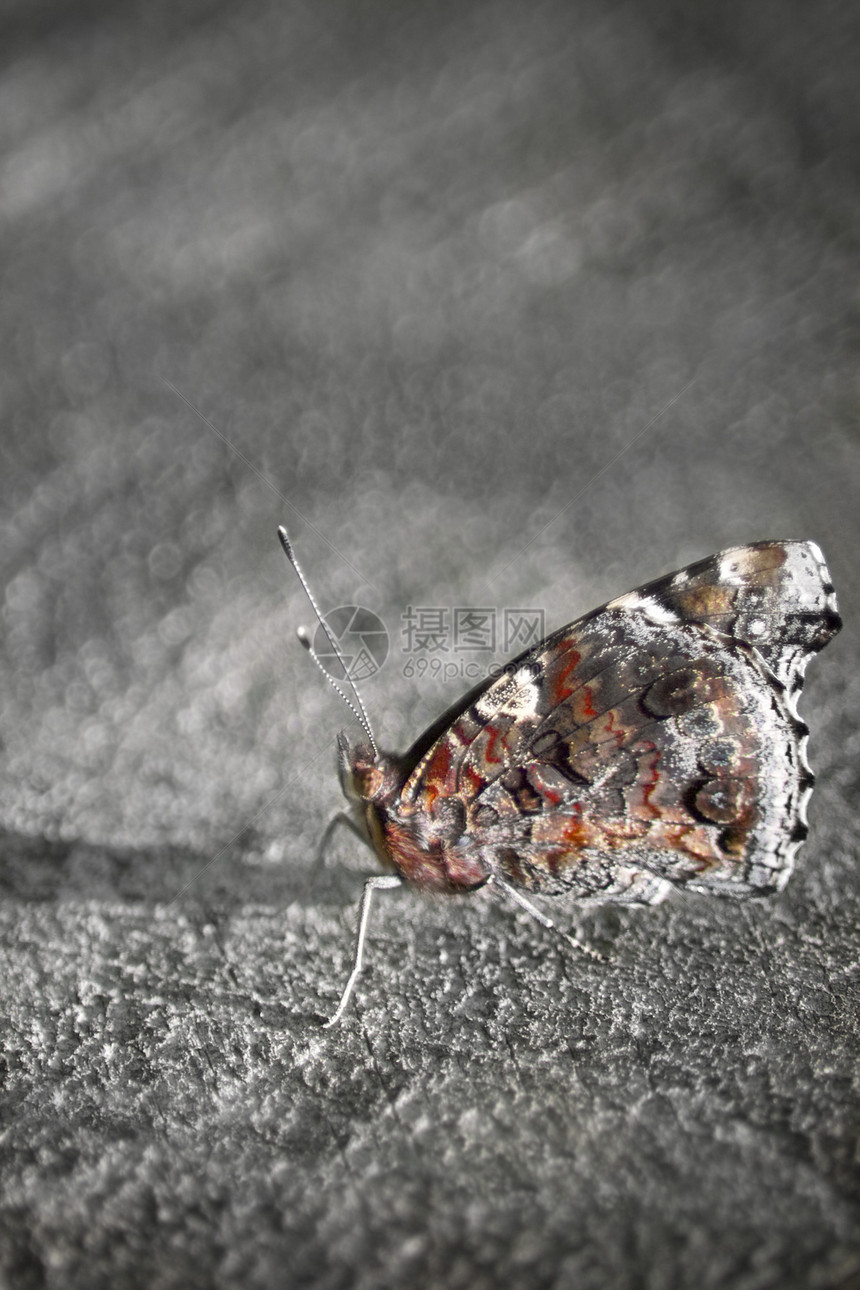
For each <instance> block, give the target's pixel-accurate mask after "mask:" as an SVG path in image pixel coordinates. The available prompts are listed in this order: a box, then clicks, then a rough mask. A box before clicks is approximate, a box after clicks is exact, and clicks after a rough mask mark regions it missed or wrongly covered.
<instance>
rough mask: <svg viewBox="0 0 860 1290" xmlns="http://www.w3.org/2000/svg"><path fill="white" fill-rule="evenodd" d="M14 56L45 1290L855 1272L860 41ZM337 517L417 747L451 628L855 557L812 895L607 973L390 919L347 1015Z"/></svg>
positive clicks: (754, 38) (4, 672)
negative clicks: (326, 619)
mask: <svg viewBox="0 0 860 1290" xmlns="http://www.w3.org/2000/svg"><path fill="white" fill-rule="evenodd" d="M2 24H3V35H2V42H0V48H2V62H3V70H2V76H0V135H2V141H3V142H2V153H0V229H2V248H3V254H2V267H0V272H2V281H3V290H2V292H1V293H0V342H2V351H0V352H2V356H3V357H2V366H0V415H2V422H0V450H2V468H1V469H0V535H2V540H1V541H0V561H2V575H3V607H2V615H3V637H2V647H0V705H2V731H1V732H0V733H2V750H0V767H2V786H3V787H2V794H0V827H2V838H0V890H2V903H0V920H2V922H0V989H2V1016H3V1025H2V1046H3V1048H2V1052H3V1065H2V1081H3V1083H2V1126H0V1183H2V1187H0V1191H2V1203H0V1279H1V1280H2V1284H3V1285H4V1286H8V1287H10V1288H11V1290H38V1288H41V1287H46V1288H48V1290H70V1288H74V1290H77V1288H78V1287H80V1288H81V1290H83V1288H86V1290H93V1288H95V1290H101V1287H105V1288H108V1287H110V1288H111V1290H132V1288H135V1287H141V1288H144V1287H146V1288H147V1290H155V1288H157V1290H168V1288H171V1290H172V1288H173V1287H176V1288H177V1290H179V1288H182V1290H186V1288H187V1290H196V1288H197V1287H200V1288H201V1290H203V1288H204V1287H222V1286H223V1287H230V1288H231V1290H232V1288H233V1287H237V1288H238V1287H241V1288H242V1290H269V1288H271V1290H276V1288H277V1290H280V1287H305V1286H307V1287H319V1288H320V1290H347V1288H352V1287H355V1288H356V1290H377V1288H379V1287H386V1288H387V1287H392V1290H397V1288H399V1287H403V1286H413V1285H414V1286H422V1287H427V1288H428V1290H431V1288H432V1290H437V1288H438V1290H494V1288H495V1287H505V1290H519V1288H522V1290H605V1288H611V1290H674V1288H675V1287H679V1288H682V1290H686V1288H687V1287H689V1288H690V1290H723V1288H731V1290H771V1288H773V1290H777V1288H778V1290H807V1288H809V1287H811V1288H812V1290H836V1288H837V1287H839V1288H841V1290H848V1287H849V1286H850V1287H856V1286H857V1285H858V1284H860V1166H858V1148H857V1143H858V1130H860V1110H858V1062H860V1041H858V1035H857V988H858V954H857V927H858V915H860V883H858V861H857V852H858V841H857V837H858V829H857V804H858V770H857V765H858V761H857V757H858V752H857V750H858V742H860V725H858V712H860V660H858V645H857V635H856V622H857V609H858V601H860V581H858V573H857V567H858V545H860V544H858V537H860V525H858V519H857V498H858V485H860V439H858V415H857V395H858V391H857V300H858V297H857V285H858V281H860V256H858V249H857V211H858V208H860V191H858V189H860V183H858V157H860V148H858V143H860V140H858V134H860V124H858V123H860V88H858V87H860V82H858V79H857V76H856V69H857V66H858V61H860V59H858V55H860V40H858V34H860V20H858V17H857V13H856V10H855V9H854V7H853V6H851V5H849V4H846V3H823V4H820V5H816V6H808V5H803V4H801V3H799V0H796V2H795V0H789V2H788V3H782V4H776V3H775V2H773V3H771V2H769V0H765V2H764V3H762V4H757V5H754V6H753V5H744V4H741V3H739V2H737V0H736V2H731V0H730V2H729V3H726V4H721V5H719V6H710V7H708V8H707V9H706V10H705V11H703V12H697V11H696V10H695V9H693V8H691V7H690V6H686V5H681V4H680V3H675V2H673V0H665V2H663V3H658V2H657V0H644V3H633V2H632V0H628V2H625V3H610V2H608V0H576V2H575V3H572V4H563V3H561V2H560V0H559V3H546V4H545V3H537V4H528V5H526V4H513V3H504V2H502V3H488V4H479V3H456V4H455V3H444V2H443V3H440V4H434V5H397V4H383V3H381V2H376V3H374V2H373V0H369V2H368V3H364V2H362V3H358V4H356V3H351V2H350V0H323V2H322V3H311V2H308V3H299V2H293V0H287V2H286V3H283V4H274V3H273V4H268V5H267V4H264V3H254V2H252V3H248V4H243V5H236V4H224V3H217V2H206V0H191V2H190V3H188V4H183V5H179V6H173V5H168V4H166V3H163V2H160V0H156V2H155V3H149V4H133V3H132V4H125V5H118V6H108V5H104V4H102V3H98V2H95V3H84V4H79V5H75V6H72V5H63V4H60V3H51V2H50V0H36V2H35V3H30V2H28V3H23V0H21V2H18V3H15V0H12V2H11V3H9V4H7V5H6V6H5V7H4V13H3V18H2ZM281 522H285V523H286V524H287V525H288V526H289V527H290V530H291V533H292V536H293V538H294V540H295V543H296V547H297V549H298V551H299V555H300V558H301V559H302V560H303V562H304V564H305V566H306V567H307V569H308V572H309V573H310V574H311V575H312V577H313V582H314V585H315V587H316V590H317V593H318V595H319V598H320V600H321V602H322V603H323V605H324V606H325V607H326V608H327V609H328V608H333V607H335V606H339V605H359V606H365V607H367V608H369V609H371V610H373V611H374V612H375V613H376V614H378V615H379V617H380V618H381V619H382V621H383V623H384V624H385V626H386V629H387V631H388V634H389V640H390V653H389V656H388V659H387V661H386V662H385V664H384V666H383V667H382V668H381V670H379V671H378V672H377V674H376V675H374V676H372V677H371V678H370V679H369V680H368V682H367V683H366V685H365V686H364V697H365V700H366V702H367V705H368V708H369V709H370V712H371V716H372V718H373V721H374V724H375V726H376V729H377V731H378V733H379V735H380V739H381V741H382V743H383V745H384V746H385V747H388V748H404V747H405V746H406V745H408V744H409V743H410V742H411V741H412V740H413V739H414V737H415V736H416V735H417V734H418V733H419V732H420V731H421V729H422V728H423V727H424V726H425V725H427V724H428V723H429V722H430V721H432V720H434V719H435V718H436V717H437V716H438V715H439V713H440V712H441V711H442V710H443V709H444V708H445V707H446V706H447V705H448V704H450V703H452V702H453V701H454V700H455V699H456V698H457V697H458V695H459V693H460V692H462V691H463V690H465V689H467V688H468V687H469V685H470V684H471V683H472V681H471V678H470V676H469V674H468V673H467V671H466V668H465V664H464V662H463V659H464V655H463V654H462V653H458V652H457V651H456V650H455V649H454V648H453V644H452V642H451V641H450V640H449V641H448V642H447V643H448V645H449V648H448V649H447V650H444V649H441V650H438V651H437V652H436V654H435V655H434V657H436V658H438V659H439V660H440V666H439V667H437V668H435V669H431V668H429V667H428V668H427V669H426V670H425V671H423V672H421V673H419V672H417V671H416V668H415V666H414V663H415V657H414V655H413V654H410V652H409V645H410V643H411V638H409V636H408V633H407V631H406V624H407V623H408V621H409V620H408V619H407V617H406V615H407V611H408V610H409V609H410V608H411V609H413V610H415V609H431V610H433V609H435V610H443V611H446V612H448V613H450V614H453V612H454V610H455V609H457V608H463V607H479V608H483V609H492V610H493V612H494V613H496V614H497V615H498V616H499V621H501V620H502V617H503V615H504V612H505V610H518V609H520V610H521V609H523V608H525V607H528V608H532V609H536V610H540V612H541V613H542V614H544V615H545V622H546V627H547V630H549V629H551V628H553V627H556V626H560V625H561V624H563V623H565V622H567V621H570V620H571V619H572V618H574V617H576V616H577V615H578V614H580V613H583V612H585V611H586V610H588V609H590V608H592V607H594V606H595V605H597V604H599V603H600V602H602V601H604V600H607V599H609V598H611V597H613V596H616V595H619V594H621V593H622V592H624V591H626V590H628V589H629V588H631V587H634V586H636V585H637V584H639V583H641V582H644V581H646V580H647V579H649V578H654V577H657V576H658V575H659V574H661V573H663V572H665V571H666V570H668V569H671V568H677V567H679V566H680V565H683V564H685V563H687V562H688V561H691V560H694V559H697V558H701V557H702V556H706V555H708V554H710V553H711V552H713V551H716V550H719V549H720V548H722V547H725V546H730V545H734V544H738V543H742V542H747V541H752V540H756V539H761V538H789V537H800V538H811V539H813V540H815V541H816V542H818V543H819V544H820V545H821V547H822V548H823V550H824V552H825V555H826V557H827V560H828V564H829V566H830V570H831V573H832V575H833V579H834V581H835V583H836V587H837V591H838V593H839V598H840V607H841V609H842V612H843V615H844V618H845V629H844V631H843V632H842V634H841V635H840V636H839V637H838V638H837V639H836V640H835V641H834V642H833V643H832V644H831V645H829V646H828V648H827V650H826V651H825V653H824V654H822V656H821V657H820V658H818V659H816V660H815V661H814V663H813V665H812V667H811V668H810V675H809V680H808V684H807V687H806V691H805V694H804V698H803V702H802V707H801V714H802V715H803V716H804V717H805V719H806V720H807V721H808V722H809V724H810V726H811V729H812V737H811V741H810V754H811V760H812V763H813V766H814V768H815V770H816V771H817V773H818V787H817V789H816V792H815V794H814V795H813V799H812V806H811V811H810V817H811V826H812V827H811V833H810V837H809V840H808V842H807V843H806V844H805V846H804V848H803V849H802V851H801V855H800V858H799V862H798V866H797V871H796V873H795V875H794V877H793V878H792V881H791V883H790V884H789V886H788V888H787V890H786V891H785V892H784V893H783V894H781V895H779V896H777V897H775V898H773V899H770V900H767V901H746V902H740V903H727V902H721V901H719V900H716V899H709V898H706V897H691V896H687V897H683V896H681V897H678V898H676V899H674V900H671V901H669V902H667V903H666V904H664V905H661V906H659V907H657V908H653V909H643V910H638V909H616V910H612V909H604V910H601V911H597V912H594V913H589V914H587V915H586V916H585V917H583V918H581V919H580V918H579V917H578V915H577V911H576V910H575V909H570V908H568V909H565V910H564V911H563V917H564V918H566V919H567V922H566V926H571V925H573V923H575V924H576V925H577V926H578V927H579V930H580V932H581V934H582V936H583V937H585V938H586V939H587V940H588V941H589V942H590V943H591V944H593V945H595V946H596V947H597V948H599V949H600V950H601V952H602V953H603V954H604V955H605V956H606V959H607V961H606V962H605V963H597V962H593V961H591V960H588V959H585V958H577V957H575V956H574V955H573V954H571V953H570V952H568V951H567V950H566V949H565V947H564V946H563V945H560V944H558V943H556V942H554V941H553V940H552V938H551V937H550V936H549V935H548V934H546V933H545V932H544V931H543V930H542V929H541V928H540V927H539V926H537V925H536V924H534V923H533V922H532V921H530V920H529V919H528V918H527V917H526V916H525V915H523V914H520V913H517V912H516V911H513V912H512V911H511V910H510V909H508V908H506V907H501V906H500V905H498V904H497V903H495V902H494V901H493V900H491V899H490V897H489V895H488V894H486V893H485V894H483V895H481V894H479V895H476V896H474V897H468V898H462V899H459V900H458V899H451V900H448V901H445V900H441V899H439V900H431V899H427V898H422V897H421V896H420V895H417V894H415V893H410V892H408V891H407V892H396V893H391V894H389V893H380V896H379V899H378V902H377V905H376V907H375V909H374V916H373V922H372V925H371V930H370V936H369V941H368V947H367V957H368V968H367V971H366V972H365V974H364V975H363V977H362V979H361V981H360V983H359V986H358V989H357V991H356V996H355V1000H354V1005H353V1007H352V1009H351V1010H350V1012H349V1013H348V1014H347V1016H346V1017H345V1018H344V1021H343V1023H342V1024H341V1026H340V1027H339V1028H337V1029H334V1030H322V1029H321V1027H320V1024H319V1021H320V1017H321V1016H325V1015H327V1014H329V1013H330V1012H331V1010H332V1008H333V1006H334V1004H335V1002H336V1000H337V997H338V994H339V991H340V989H341V987H342V985H343V982H344V979H345V975H346V973H347V972H348V969H349V960H350V954H351V949H352V927H351V925H352V918H353V910H354V906H355V902H356V900H357V897H358V895H359V892H360V889H361V876H362V873H364V872H367V871H368V869H369V868H372V866H373V861H372V857H371V855H370V853H369V852H366V851H363V850H362V848H361V847H360V845H359V844H358V842H357V841H353V840H351V839H350V838H349V836H348V835H347V834H345V833H338V834H336V835H335V837H334V838H333V839H332V842H331V846H330V847H329V854H328V863H327V865H325V866H322V867H318V866H316V865H315V864H314V857H315V853H316V851H317V848H318V844H319V841H320V838H321V836H322V833H323V830H324V828H325V825H326V822H327V820H328V819H329V817H330V816H331V814H332V813H333V812H334V811H335V810H337V809H338V808H339V807H340V805H341V798H340V791H339V787H338V782H337V776H336V771H335V754H334V736H335V734H336V732H337V730H338V729H339V728H341V726H343V725H346V724H348V723H349V721H350V719H349V714H348V713H347V712H346V711H345V709H343V707H342V705H341V704H340V703H339V702H338V700H337V698H336V696H335V695H334V694H332V692H331V691H330V690H329V688H328V687H327V686H326V685H325V683H324V681H323V679H322V678H321V677H320V676H319V675H318V673H316V672H315V670H314V669H313V666H312V664H311V662H310V660H309V659H308V657H307V656H306V655H305V653H304V652H303V651H302V650H301V648H300V647H299V646H298V644H297V643H296V641H295V635H294V633H295V628H296V626H297V625H299V624H301V623H307V622H308V620H309V611H308V607H307V604H306V602H305V601H304V598H303V596H302V593H301V590H300V588H299V587H298V585H297V583H296V581H295V578H294V577H293V575H292V573H291V571H290V569H289V568H288V566H287V565H286V563H285V561H284V559H283V555H282V554H281V552H280V550H279V548H278V545H277V541H276V538H275V527H276V525H277V524H278V523H281ZM496 647H497V648H496V653H495V655H494V657H495V658H496V659H498V660H499V661H503V653H502V651H501V642H500V641H497V642H496ZM429 657H430V656H429V655H428V656H427V658H428V661H429ZM410 663H412V664H413V666H412V667H411V668H410V666H409V664H410ZM442 663H444V664H445V665H446V666H444V667H443V666H441V664H442ZM550 912H552V913H554V914H556V915H559V910H558V908H556V907H555V906H553V908H552V910H551V911H550Z"/></svg>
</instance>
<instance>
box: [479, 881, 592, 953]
mask: <svg viewBox="0 0 860 1290" xmlns="http://www.w3.org/2000/svg"><path fill="white" fill-rule="evenodd" d="M490 883H493V884H494V886H496V887H499V888H501V890H502V891H503V892H504V893H505V895H506V896H507V897H508V898H509V899H510V900H512V901H513V902H514V904H516V905H519V907H520V909H524V910H525V911H526V913H527V914H531V916H532V918H535V919H537V921H538V922H539V923H540V924H541V926H542V927H545V928H547V930H548V931H550V932H555V933H556V935H557V936H563V937H564V939H565V940H566V941H568V942H569V943H570V944H571V945H573V946H575V947H576V949H578V950H581V951H582V953H583V954H587V955H588V956H589V958H593V959H597V961H598V962H599V963H605V962H606V959H605V958H604V956H603V955H602V954H598V952H597V950H593V949H592V948H591V946H590V945H585V944H583V942H582V941H578V940H577V939H576V937H575V936H572V935H571V933H570V932H563V931H562V930H561V928H560V927H559V926H558V924H557V923H554V922H553V921H552V919H551V918H550V917H548V915H547V914H545V913H544V912H543V910H542V909H538V907H537V905H533V904H532V902H531V901H530V900H527V899H526V897H525V896H524V895H523V893H522V892H521V891H517V889H516V887H510V886H509V885H508V884H507V883H506V882H505V881H504V880H503V879H502V878H499V877H498V875H497V874H493V876H492V877H491V878H490V879H489V880H488V882H487V886H489V885H490Z"/></svg>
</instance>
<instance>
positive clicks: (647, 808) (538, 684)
mask: <svg viewBox="0 0 860 1290" xmlns="http://www.w3.org/2000/svg"><path fill="white" fill-rule="evenodd" d="M839 626H840V622H839V618H838V613H837V610H836V602H835V596H834V593H833V588H832V585H831V583H830V579H829V575H828V574H827V570H826V567H825V565H824V561H823V557H822V556H821V553H820V551H819V550H818V548H817V547H815V546H814V544H812V543H808V542H762V543H756V544H753V545H749V546H745V547H737V548H734V549H732V550H730V551H725V552H722V553H720V554H718V555H716V556H712V557H710V558H709V559H708V560H704V561H701V562H700V563H698V564H696V565H692V566H690V567H689V568H687V569H685V570H681V571H680V572H679V573H677V574H672V575H668V576H667V577H665V578H661V579H659V580H657V581H656V582H654V583H650V584H648V585H647V586H645V587H643V588H641V589H639V590H638V591H635V592H630V593H628V594H627V595H625V596H622V597H619V598H618V599H617V600H614V601H611V602H610V603H609V604H608V605H606V606H603V607H602V608H601V609H598V610H595V611H594V612H592V613H590V614H588V615H586V616H585V617H584V618H581V619H579V620H578V621H576V622H575V623H572V624H570V625H569V626H567V627H564V628H562V629H561V630H560V631H558V632H556V633H554V634H553V635H552V636H549V637H548V638H547V639H546V640H544V641H543V642H541V643H540V644H539V645H538V646H537V647H535V648H534V649H532V650H530V651H528V652H526V653H525V654H523V655H521V656H520V657H519V658H517V659H515V660H513V661H512V662H511V663H510V664H508V666H507V667H506V668H505V670H504V672H503V673H502V674H501V675H500V676H499V677H497V678H495V679H493V680H490V681H488V682H487V683H485V685H484V686H482V687H478V689H477V690H475V691H473V692H472V694H470V695H468V696H466V698H465V699H464V700H463V701H462V702H461V704H460V705H458V707H457V708H456V709H455V710H453V713H452V714H448V715H447V716H446V718H445V719H442V720H440V721H439V722H437V723H435V725H434V726H433V727H431V729H430V730H429V731H428V732H426V733H425V735H423V736H422V737H421V739H419V740H418V741H417V743H416V744H415V745H414V746H413V748H412V749H411V750H410V751H409V752H408V753H406V754H405V755H403V756H397V755H390V754H384V753H375V752H374V751H373V750H372V749H371V748H370V747H369V746H367V745H364V744H361V745H357V746H356V747H355V748H350V747H349V746H348V744H346V743H345V742H342V743H341V774H342V780H343V783H344V787H345V790H346V791H347V795H348V796H349V797H350V798H351V799H352V800H353V801H355V802H356V803H357V805H358V808H359V811H360V813H361V814H362V816H363V819H364V822H365V824H366V828H367V831H368V834H369V836H370V839H371V841H372V843H373V845H374V847H375V849H376V852H377V855H378V856H379V859H380V861H381V863H382V865H383V867H384V868H386V869H388V870H389V871H391V872H393V873H394V874H396V875H398V876H399V877H400V878H401V879H402V880H403V881H405V882H407V883H410V884H412V885H415V886H418V887H422V888H426V889H430V890H435V891H442V892H467V891H473V890H475V889H477V888H479V887H481V886H483V885H484V884H486V883H487V882H488V881H489V880H490V879H493V878H495V879H497V880H501V881H503V882H504V883H505V884H506V885H508V886H510V887H514V888H516V889H519V890H520V891H523V892H529V893H538V894H545V895H553V896H558V895H567V896H570V897H572V898H574V899H577V900H589V901H620V902H636V903H645V904H653V903H656V902H657V901H659V900H662V899H663V898H664V897H665V896H666V895H667V894H668V892H669V891H670V890H671V889H672V887H673V886H683V887H686V888H687V889H689V890H693V891H700V892H713V893H716V894H726V895H736V896H746V895H762V894H766V893H768V892H772V891H776V890H779V889H781V887H782V886H783V885H784V884H785V882H786V880H787V879H788V876H789V874H790V872H791V868H792V865H793V861H794V856H795V854H796V851H797V848H798V846H799V845H800V843H801V841H802V840H803V838H804V837H805V833H806V815H805V809H806V801H807V799H808V796H809V792H810V790H811V785H812V775H811V772H810V770H809V767H808V765H807V762H806V757H805V742H806V735H807V729H806V727H805V725H804V724H803V723H802V722H801V721H800V720H799V718H798V716H797V712H796V707H795V703H796V697H797V693H798V691H799V688H800V684H801V682H802V677H803V671H804V668H805V665H806V662H807V661H808V659H809V657H811V655H812V654H813V653H814V652H815V651H816V650H818V649H820V648H822V646H823V645H824V644H825V643H826V642H827V640H829V639H830V637H831V636H832V635H833V634H834V633H835V632H836V631H838V629H839Z"/></svg>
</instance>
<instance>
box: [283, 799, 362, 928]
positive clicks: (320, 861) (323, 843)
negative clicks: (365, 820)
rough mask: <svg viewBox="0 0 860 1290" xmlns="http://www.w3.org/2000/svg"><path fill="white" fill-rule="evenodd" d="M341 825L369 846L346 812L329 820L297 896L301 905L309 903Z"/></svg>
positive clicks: (338, 813) (339, 813)
mask: <svg viewBox="0 0 860 1290" xmlns="http://www.w3.org/2000/svg"><path fill="white" fill-rule="evenodd" d="M341 824H342V825H344V826H345V827H346V828H348V829H349V831H350V833H352V834H353V835H354V836H355V837H357V838H358V839H359V841H360V842H362V843H363V844H364V846H365V847H366V846H367V838H366V837H365V835H364V834H363V833H362V831H361V829H360V828H359V827H358V825H357V824H356V822H355V820H354V819H353V818H352V816H351V815H349V814H348V813H347V812H346V811H338V812H337V814H336V815H333V816H332V817H331V819H330V820H329V822H328V824H327V825H326V826H325V828H324V829H323V834H322V837H321V838H320V840H319V843H318V844H317V849H316V852H315V854H314V858H313V860H312V861H311V863H310V865H309V867H308V869H307V871H306V876H305V881H304V885H303V886H302V887H301V888H300V890H299V894H298V896H297V900H298V902H299V904H301V905H304V904H306V903H307V900H308V897H309V896H310V893H311V891H312V889H313V886H314V882H315V880H316V876H317V873H318V872H319V870H320V869H321V868H322V867H323V866H324V864H325V858H326V852H327V850H328V845H329V843H330V842H331V840H332V838H333V837H334V835H335V832H336V831H337V828H338V826H339V825H341Z"/></svg>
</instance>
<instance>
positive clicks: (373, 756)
mask: <svg viewBox="0 0 860 1290" xmlns="http://www.w3.org/2000/svg"><path fill="white" fill-rule="evenodd" d="M337 768H338V773H339V775H340V786H341V788H342V789H343V792H344V796H345V797H346V798H347V799H348V800H349V801H350V802H357V803H362V802H375V801H380V800H381V799H383V798H385V797H386V796H388V794H389V793H391V792H392V791H396V789H397V786H398V783H399V778H398V772H397V768H396V767H395V765H394V762H393V760H392V759H391V758H390V757H387V756H386V755H385V753H379V752H375V751H374V749H373V748H372V747H371V745H370V744H369V743H356V744H352V743H350V741H349V738H348V737H347V735H346V733H345V732H344V731H341V733H340V734H339V735H338V737H337Z"/></svg>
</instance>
